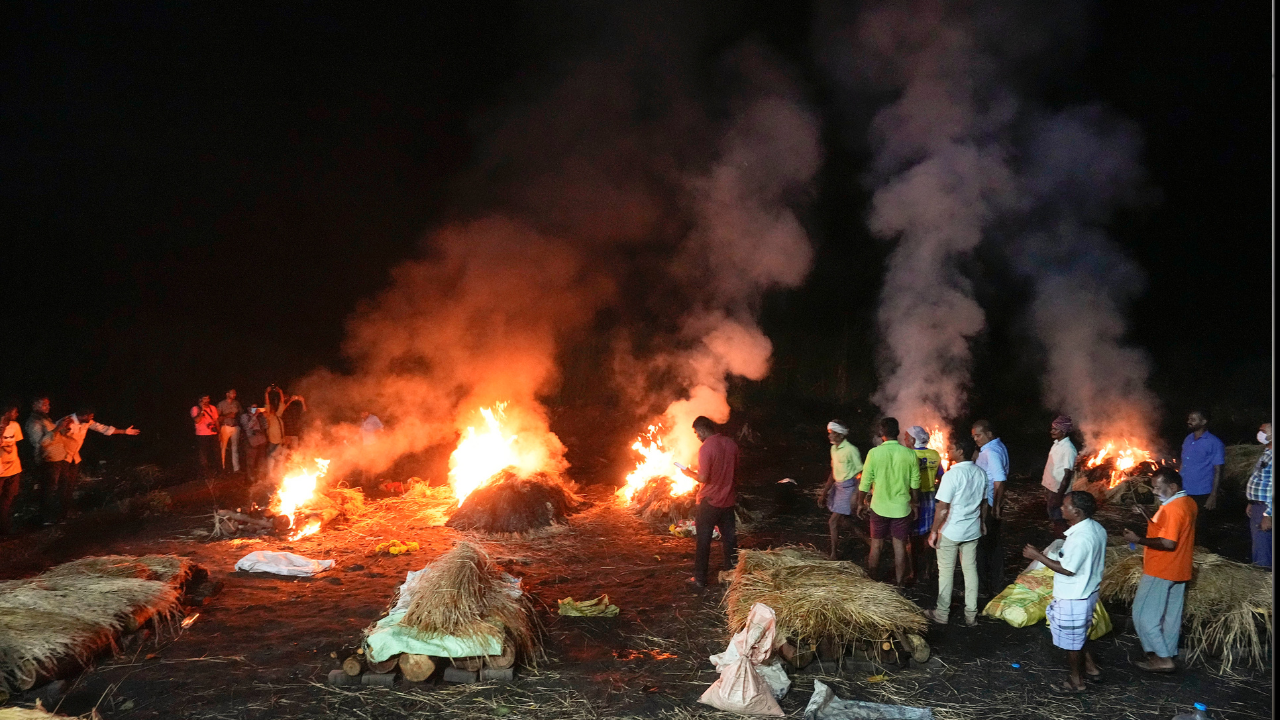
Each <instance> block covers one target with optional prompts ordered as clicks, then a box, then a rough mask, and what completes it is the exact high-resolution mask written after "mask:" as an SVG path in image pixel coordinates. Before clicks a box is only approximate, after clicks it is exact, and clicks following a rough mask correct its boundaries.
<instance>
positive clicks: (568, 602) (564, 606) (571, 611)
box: [560, 595, 618, 617]
mask: <svg viewBox="0 0 1280 720" xmlns="http://www.w3.org/2000/svg"><path fill="white" fill-rule="evenodd" d="M560 614H561V615H568V616H569V617H615V616H616V615H617V614H618V606H617V605H610V604H609V596H608V595H601V596H600V597H598V598H595V599H594V600H583V601H582V602H578V601H576V600H574V599H573V598H571V597H567V598H565V599H563V600H561V601H560Z"/></svg>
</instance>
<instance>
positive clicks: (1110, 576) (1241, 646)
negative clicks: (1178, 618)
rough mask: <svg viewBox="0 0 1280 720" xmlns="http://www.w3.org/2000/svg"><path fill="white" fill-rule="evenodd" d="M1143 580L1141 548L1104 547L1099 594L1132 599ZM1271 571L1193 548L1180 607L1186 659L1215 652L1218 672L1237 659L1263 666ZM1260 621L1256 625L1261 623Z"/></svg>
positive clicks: (1267, 640) (1202, 657)
mask: <svg viewBox="0 0 1280 720" xmlns="http://www.w3.org/2000/svg"><path fill="white" fill-rule="evenodd" d="M1141 579H1142V553H1141V552H1137V551H1134V550H1130V549H1128V548H1127V547H1125V546H1123V545H1116V546H1112V547H1109V548H1107V566H1106V571H1105V572H1104V573H1103V576H1102V586H1101V588H1100V591H1101V595H1102V597H1103V599H1106V600H1123V601H1124V602H1128V603H1132V602H1133V597H1134V595H1135V594H1137V592H1138V583H1139V581H1141ZM1271 588H1272V576H1271V573H1269V572H1267V571H1266V570H1262V569H1260V568H1256V567H1252V566H1250V565H1246V564H1244V563H1238V562H1233V561H1231V560H1227V559H1226V558H1224V557H1222V556H1220V555H1215V554H1213V553H1211V552H1208V551H1205V550H1203V549H1201V548H1196V551H1195V555H1194V556H1193V559H1192V579H1191V582H1190V583H1188V584H1187V592H1186V597H1185V599H1184V601H1183V607H1182V621H1183V623H1184V624H1185V626H1186V628H1187V630H1188V633H1187V634H1186V636H1185V643H1186V648H1187V662H1189V663H1190V662H1195V661H1196V660H1201V661H1204V662H1205V664H1208V661H1209V659H1210V658H1215V657H1220V658H1221V664H1220V666H1219V669H1220V671H1221V672H1224V673H1225V672H1227V671H1229V670H1230V669H1231V667H1232V666H1233V665H1234V664H1235V663H1237V662H1245V663H1247V664H1250V665H1254V666H1256V667H1265V664H1266V661H1267V656H1268V651H1267V650H1268V648H1267V646H1268V644H1269V643H1270V637H1271V613H1272V596H1271ZM1260 626H1261V627H1260Z"/></svg>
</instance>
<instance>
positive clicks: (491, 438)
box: [449, 403, 519, 505]
mask: <svg viewBox="0 0 1280 720" xmlns="http://www.w3.org/2000/svg"><path fill="white" fill-rule="evenodd" d="M506 406H507V404H506V403H498V404H497V405H494V406H493V408H480V414H481V415H482V416H483V417H484V425H483V426H482V427H481V428H480V429H479V430H476V429H475V428H474V427H468V428H467V429H466V431H464V432H463V434H462V440H460V441H459V442H458V447H457V448H456V449H454V451H453V454H452V455H450V456H449V484H450V485H451V486H452V487H453V495H454V497H456V498H457V499H458V504H459V505H461V504H462V503H463V501H465V500H466V499H467V496H468V495H470V494H471V493H472V492H473V491H474V490H475V489H476V488H478V487H480V486H481V485H483V484H484V483H485V482H486V481H487V480H488V479H489V478H491V477H493V476H494V475H497V474H498V473H499V472H501V471H502V470H503V469H504V468H506V467H509V466H511V465H518V464H519V458H518V457H517V454H516V451H515V449H514V448H513V447H512V443H514V442H515V440H516V436H515V435H507V434H505V433H503V431H502V420H503V419H504V418H505V415H504V413H503V410H504V409H505V408H506Z"/></svg>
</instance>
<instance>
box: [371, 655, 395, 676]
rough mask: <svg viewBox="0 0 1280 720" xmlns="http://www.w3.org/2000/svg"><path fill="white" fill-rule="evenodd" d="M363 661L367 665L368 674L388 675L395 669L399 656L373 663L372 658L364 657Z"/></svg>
mask: <svg viewBox="0 0 1280 720" xmlns="http://www.w3.org/2000/svg"><path fill="white" fill-rule="evenodd" d="M365 660H367V661H368V663H369V671H370V672H375V673H389V672H391V671H392V670H394V669H395V667H396V663H397V662H398V661H399V660H400V655H399V654H398V653H397V654H395V655H392V656H391V657H389V658H387V659H386V660H381V661H379V662H374V661H373V659H372V658H370V657H369V656H367V655H366V656H365Z"/></svg>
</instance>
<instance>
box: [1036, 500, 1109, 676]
mask: <svg viewBox="0 0 1280 720" xmlns="http://www.w3.org/2000/svg"><path fill="white" fill-rule="evenodd" d="M1096 509H1097V503H1096V502H1095V501H1094V499H1093V496H1092V495H1090V494H1089V493H1087V492H1084V491H1082V490H1076V491H1074V492H1070V493H1067V497H1066V499H1065V500H1063V501H1062V517H1063V518H1065V519H1066V521H1067V523H1068V525H1069V527H1068V528H1067V532H1066V534H1065V540H1064V541H1063V543H1062V549H1061V550H1059V551H1058V552H1057V553H1055V555H1057V557H1056V558H1050V557H1048V556H1046V555H1045V554H1044V553H1042V552H1040V551H1039V550H1037V549H1036V547H1035V546H1034V545H1031V544H1028V545H1027V546H1026V547H1024V548H1023V549H1022V556H1023V557H1024V558H1026V559H1028V560H1036V561H1038V562H1040V563H1041V564H1043V565H1044V566H1045V567H1047V568H1049V569H1050V570H1052V571H1053V573H1054V575H1053V601H1052V602H1050V603H1049V607H1048V609H1047V610H1046V611H1045V615H1047V616H1048V618H1049V629H1050V631H1051V632H1052V633H1053V644H1054V645H1057V646H1058V647H1060V648H1062V649H1063V650H1066V651H1067V661H1068V664H1069V665H1070V668H1071V676H1070V680H1068V681H1067V682H1065V683H1060V684H1055V685H1053V686H1052V689H1053V690H1054V691H1055V692H1059V693H1070V694H1078V693H1082V692H1084V691H1085V684H1084V679H1085V677H1086V676H1088V677H1090V678H1099V677H1101V676H1102V672H1101V671H1099V670H1098V665H1097V663H1095V662H1094V660H1093V653H1091V652H1089V651H1088V650H1085V649H1084V648H1085V643H1086V642H1087V641H1088V638H1089V626H1090V625H1092V624H1093V610H1094V606H1096V605H1097V604H1098V587H1099V586H1100V585H1101V584H1102V567H1103V563H1104V562H1105V560H1106V552H1107V531H1106V530H1105V529H1104V528H1103V527H1102V525H1100V524H1098V522H1097V521H1096V520H1094V519H1093V513H1094V510H1096Z"/></svg>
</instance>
